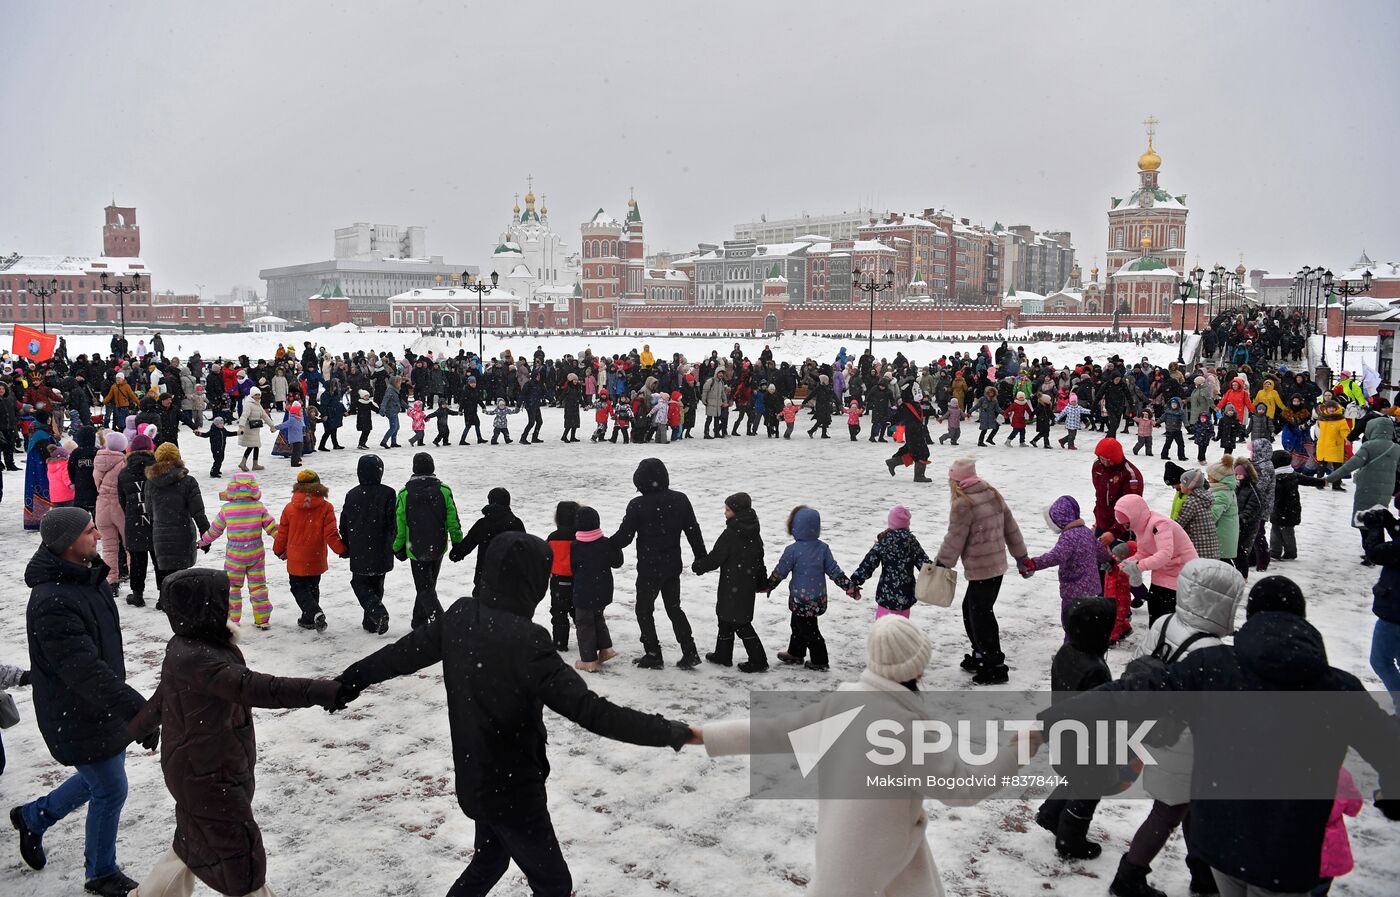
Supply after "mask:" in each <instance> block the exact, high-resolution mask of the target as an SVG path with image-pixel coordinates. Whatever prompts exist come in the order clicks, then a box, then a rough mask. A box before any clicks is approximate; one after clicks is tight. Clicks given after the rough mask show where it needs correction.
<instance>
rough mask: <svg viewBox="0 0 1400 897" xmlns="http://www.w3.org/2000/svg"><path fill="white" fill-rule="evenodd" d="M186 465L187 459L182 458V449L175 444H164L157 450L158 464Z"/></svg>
mask: <svg viewBox="0 0 1400 897" xmlns="http://www.w3.org/2000/svg"><path fill="white" fill-rule="evenodd" d="M162 461H164V462H166V463H174V464H184V463H185V459H184V458H181V457H180V447H179V446H178V445H176V444H175V443H173V442H162V443H161V444H160V447H159V448H157V449H156V463H157V464H159V463H160V462H162Z"/></svg>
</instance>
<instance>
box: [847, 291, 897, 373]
mask: <svg viewBox="0 0 1400 897" xmlns="http://www.w3.org/2000/svg"><path fill="white" fill-rule="evenodd" d="M851 286H853V287H855V288H856V289H858V290H862V291H864V292H865V293H867V294H868V295H869V296H870V339H869V342H868V343H867V347H866V352H867V353H869V355H870V358H871V360H872V361H873V360H874V358H875V297H876V296H877V295H879V294H880V293H883V292H884V291H885V290H892V289H894V269H893V268H887V269H886V270H885V282H884V283H880V282H879V281H877V280H876V279H875V277H874V276H873V275H871V276H870V277H867V278H866V280H865V282H864V283H862V282H861V280H860V269H859V268H854V269H852V270H851Z"/></svg>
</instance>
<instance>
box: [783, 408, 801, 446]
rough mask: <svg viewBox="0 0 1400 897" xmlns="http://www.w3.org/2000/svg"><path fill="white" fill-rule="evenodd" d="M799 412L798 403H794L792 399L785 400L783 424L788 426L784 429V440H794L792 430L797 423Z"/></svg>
mask: <svg viewBox="0 0 1400 897" xmlns="http://www.w3.org/2000/svg"><path fill="white" fill-rule="evenodd" d="M797 410H798V409H797V403H796V402H795V401H793V400H792V399H786V400H784V402H783V410H782V418H783V423H784V424H786V425H787V426H786V427H784V429H783V438H784V439H791V438H792V428H793V426H794V425H795V424H796V423H797Z"/></svg>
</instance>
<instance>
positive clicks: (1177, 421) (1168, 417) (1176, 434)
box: [1134, 396, 1186, 461]
mask: <svg viewBox="0 0 1400 897" xmlns="http://www.w3.org/2000/svg"><path fill="white" fill-rule="evenodd" d="M1185 423H1186V412H1185V410H1183V409H1182V407H1181V399H1179V398H1177V397H1176V396H1172V397H1171V399H1169V400H1168V401H1167V408H1166V410H1165V411H1163V412H1162V433H1163V434H1164V436H1165V439H1164V440H1163V445H1162V460H1163V461H1165V460H1166V459H1167V455H1169V454H1170V453H1171V450H1172V446H1173V445H1175V446H1176V460H1178V461H1185V460H1186V443H1185V442H1184V440H1183V438H1182V435H1181V431H1182V428H1183V426H1184V425H1185ZM1134 451H1136V450H1134Z"/></svg>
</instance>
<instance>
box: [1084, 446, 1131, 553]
mask: <svg viewBox="0 0 1400 897" xmlns="http://www.w3.org/2000/svg"><path fill="white" fill-rule="evenodd" d="M1094 454H1095V455H1097V456H1098V457H1099V460H1100V461H1103V462H1107V463H1099V461H1095V462H1094V471H1093V479H1094V526H1095V527H1096V528H1097V529H1098V531H1099V532H1101V533H1102V532H1112V533H1113V534H1114V535H1115V536H1118V537H1120V538H1121V537H1123V536H1125V535H1127V533H1128V528H1127V527H1126V526H1125V525H1123V524H1121V523H1119V522H1118V519H1117V518H1116V517H1114V515H1113V506H1114V505H1116V504H1117V503H1118V499H1120V498H1122V497H1123V496H1125V495H1129V494H1132V495H1141V494H1142V471H1140V470H1138V469H1137V467H1136V466H1135V465H1134V464H1133V462H1131V461H1129V460H1127V459H1126V458H1124V457H1123V444H1122V443H1121V442H1119V441H1118V440H1117V439H1114V438H1113V437H1109V438H1107V439H1100V440H1099V443H1098V445H1096V446H1094Z"/></svg>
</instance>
